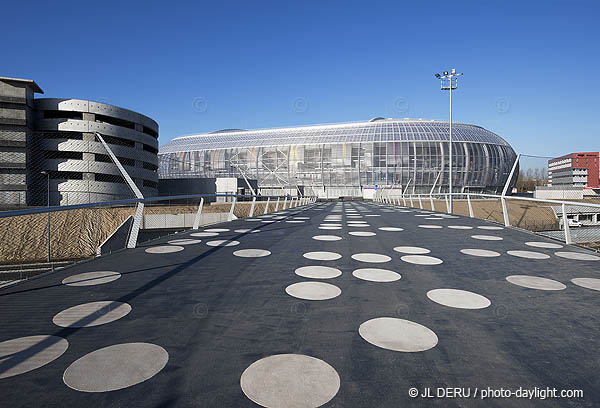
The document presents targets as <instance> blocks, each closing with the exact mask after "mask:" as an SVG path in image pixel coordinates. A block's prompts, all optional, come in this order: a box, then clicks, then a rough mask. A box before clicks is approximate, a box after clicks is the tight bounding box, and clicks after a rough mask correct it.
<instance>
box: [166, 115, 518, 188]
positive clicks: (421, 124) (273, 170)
mask: <svg viewBox="0 0 600 408" xmlns="http://www.w3.org/2000/svg"><path fill="white" fill-rule="evenodd" d="M452 135H453V143H452V144H453V160H454V165H453V172H454V173H453V177H454V178H453V187H454V188H453V190H454V191H455V192H467V191H468V192H501V191H502V188H503V186H504V184H505V183H506V180H507V178H508V175H509V173H510V170H511V167H512V165H513V163H514V161H515V158H516V154H515V152H514V150H513V149H512V148H511V147H510V145H509V144H508V143H507V142H506V141H505V140H504V139H502V138H501V137H500V136H498V135H496V134H494V133H492V132H490V131H488V130H486V129H483V128H482V127H479V126H475V125H469V124H462V123H453V125H452ZM448 136H449V126H448V123H447V122H437V121H426V120H406V119H404V120H395V119H382V118H376V119H372V120H370V121H368V122H359V123H342V124H333V125H318V126H304V127H295V128H279V129H267V130H251V131H246V130H237V129H235V130H224V131H218V132H214V133H208V134H199V135H192V136H183V137H178V138H175V139H173V140H172V141H170V142H169V143H167V144H166V145H164V146H162V147H161V148H160V150H159V177H160V178H187V177H246V178H248V179H257V180H258V186H259V188H260V189H261V190H262V191H261V192H262V193H263V194H265V193H266V192H268V193H271V192H272V191H274V190H275V189H281V188H284V189H293V190H296V186H302V188H303V189H304V193H305V194H316V195H319V196H328V197H334V196H352V195H354V196H356V195H362V190H363V189H364V188H371V187H373V186H375V185H378V186H381V187H385V186H387V187H392V188H396V189H397V190H399V189H400V188H401V189H404V190H406V189H407V192H409V193H429V192H430V191H431V190H432V188H434V186H435V188H434V192H447V191H448V176H449V171H450V168H449V142H448V140H449V137H448Z"/></svg>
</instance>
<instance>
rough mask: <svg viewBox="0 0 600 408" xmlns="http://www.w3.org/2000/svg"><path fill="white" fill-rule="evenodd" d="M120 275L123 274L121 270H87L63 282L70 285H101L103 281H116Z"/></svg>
mask: <svg viewBox="0 0 600 408" xmlns="http://www.w3.org/2000/svg"><path fill="white" fill-rule="evenodd" d="M120 277H121V274H120V273H119V272H113V271H97V272H85V273H79V274H77V275H71V276H69V277H67V278H64V279H63V281H62V284H63V285H68V286H92V285H101V284H103V283H109V282H112V281H115V280H117V279H119V278H120Z"/></svg>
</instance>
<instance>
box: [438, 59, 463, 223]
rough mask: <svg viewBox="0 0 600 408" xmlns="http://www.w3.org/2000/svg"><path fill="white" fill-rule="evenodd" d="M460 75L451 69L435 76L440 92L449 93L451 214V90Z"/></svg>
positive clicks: (450, 188)
mask: <svg viewBox="0 0 600 408" xmlns="http://www.w3.org/2000/svg"><path fill="white" fill-rule="evenodd" d="M461 75H462V73H461V74H459V73H457V72H456V69H454V68H452V70H450V72H449V73H448V71H444V75H440V74H435V77H436V78H437V79H439V80H440V82H441V85H442V91H450V142H449V144H448V146H449V149H450V177H448V190H449V191H450V202H449V205H448V206H449V207H450V208H448V210H449V211H448V212H450V213H452V207H453V203H452V168H453V165H452V164H453V163H452V90H453V89H456V88H457V87H458V77H459V76H461Z"/></svg>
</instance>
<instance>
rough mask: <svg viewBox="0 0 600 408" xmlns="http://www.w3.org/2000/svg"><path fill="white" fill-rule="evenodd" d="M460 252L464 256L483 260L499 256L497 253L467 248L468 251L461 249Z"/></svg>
mask: <svg viewBox="0 0 600 408" xmlns="http://www.w3.org/2000/svg"><path fill="white" fill-rule="evenodd" d="M460 252H461V253H463V254H465V255H472V256H481V257H484V258H493V257H496V256H500V253H499V252H496V251H489V250H487V249H475V248H468V249H461V250H460Z"/></svg>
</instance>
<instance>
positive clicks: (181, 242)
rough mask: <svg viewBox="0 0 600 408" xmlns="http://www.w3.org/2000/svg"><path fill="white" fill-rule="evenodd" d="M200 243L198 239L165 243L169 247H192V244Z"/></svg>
mask: <svg viewBox="0 0 600 408" xmlns="http://www.w3.org/2000/svg"><path fill="white" fill-rule="evenodd" d="M200 242H202V240H200V239H189V238H184V239H174V240H171V241H169V242H167V243H168V244H170V245H192V244H199V243H200Z"/></svg>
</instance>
